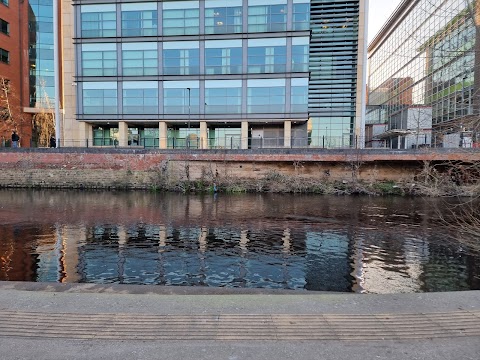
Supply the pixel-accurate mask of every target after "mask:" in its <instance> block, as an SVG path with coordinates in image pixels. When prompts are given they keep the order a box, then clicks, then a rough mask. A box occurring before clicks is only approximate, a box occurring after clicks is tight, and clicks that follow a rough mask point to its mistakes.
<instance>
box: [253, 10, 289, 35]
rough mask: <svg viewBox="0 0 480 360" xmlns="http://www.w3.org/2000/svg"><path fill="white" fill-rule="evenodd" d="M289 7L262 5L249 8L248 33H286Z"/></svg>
mask: <svg viewBox="0 0 480 360" xmlns="http://www.w3.org/2000/svg"><path fill="white" fill-rule="evenodd" d="M286 29H287V5H262V6H249V7H248V32H269V31H285V30H286Z"/></svg>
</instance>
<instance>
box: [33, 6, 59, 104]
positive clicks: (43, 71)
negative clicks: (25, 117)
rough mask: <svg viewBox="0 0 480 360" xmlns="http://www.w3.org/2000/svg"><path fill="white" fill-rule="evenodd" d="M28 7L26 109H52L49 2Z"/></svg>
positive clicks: (51, 34) (51, 53)
mask: <svg viewBox="0 0 480 360" xmlns="http://www.w3.org/2000/svg"><path fill="white" fill-rule="evenodd" d="M29 4H30V10H31V11H29V16H28V31H29V44H28V56H29V67H30V91H29V93H30V106H31V107H45V108H52V107H53V106H54V104H55V81H54V68H53V65H54V63H53V2H52V0H30V1H29Z"/></svg>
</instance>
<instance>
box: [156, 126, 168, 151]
mask: <svg viewBox="0 0 480 360" xmlns="http://www.w3.org/2000/svg"><path fill="white" fill-rule="evenodd" d="M167 130H168V128H167V123H166V122H165V121H160V122H159V123H158V147H159V148H160V149H166V148H167Z"/></svg>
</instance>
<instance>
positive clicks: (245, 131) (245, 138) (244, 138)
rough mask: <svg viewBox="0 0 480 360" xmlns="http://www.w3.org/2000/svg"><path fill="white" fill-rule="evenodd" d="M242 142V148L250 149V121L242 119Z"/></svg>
mask: <svg viewBox="0 0 480 360" xmlns="http://www.w3.org/2000/svg"><path fill="white" fill-rule="evenodd" d="M241 143H242V146H241V148H242V149H248V121H242V135H241Z"/></svg>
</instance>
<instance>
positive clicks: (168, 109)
mask: <svg viewBox="0 0 480 360" xmlns="http://www.w3.org/2000/svg"><path fill="white" fill-rule="evenodd" d="M172 83H173V82H172ZM163 84H164V90H163V112H164V113H165V114H183V115H187V116H188V114H189V113H190V114H198V113H199V112H200V107H199V104H200V91H199V89H198V87H197V88H193V87H190V94H189V90H188V87H187V86H188V85H189V84H186V83H185V84H182V83H181V82H175V84H169V82H164V83H163ZM183 85H186V87H182V86H183ZM170 86H171V87H170ZM189 95H190V96H189ZM189 101H190V106H189ZM187 116H186V117H185V120H187Z"/></svg>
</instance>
